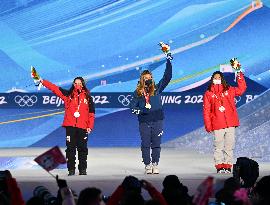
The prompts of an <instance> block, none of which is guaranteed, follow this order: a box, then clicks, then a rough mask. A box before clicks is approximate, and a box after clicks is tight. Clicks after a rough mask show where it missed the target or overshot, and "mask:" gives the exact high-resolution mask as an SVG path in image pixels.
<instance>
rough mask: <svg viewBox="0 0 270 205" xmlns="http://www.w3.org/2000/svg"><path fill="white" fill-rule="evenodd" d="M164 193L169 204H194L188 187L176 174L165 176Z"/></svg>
mask: <svg viewBox="0 0 270 205" xmlns="http://www.w3.org/2000/svg"><path fill="white" fill-rule="evenodd" d="M162 195H163V196H164V198H165V199H166V201H167V203H168V205H177V204H183V205H189V204H192V197H190V196H189V194H188V188H187V187H186V186H184V185H183V184H182V183H181V182H180V180H179V179H178V177H177V176H176V175H168V176H166V177H165V179H164V181H163V190H162Z"/></svg>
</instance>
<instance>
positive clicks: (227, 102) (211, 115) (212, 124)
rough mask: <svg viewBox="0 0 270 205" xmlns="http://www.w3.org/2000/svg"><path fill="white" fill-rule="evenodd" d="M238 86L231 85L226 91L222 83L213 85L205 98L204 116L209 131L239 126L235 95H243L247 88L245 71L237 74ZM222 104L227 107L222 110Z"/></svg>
mask: <svg viewBox="0 0 270 205" xmlns="http://www.w3.org/2000/svg"><path fill="white" fill-rule="evenodd" d="M237 84H238V86H237V87H231V86H230V87H229V89H228V90H227V91H224V89H223V86H222V85H212V86H211V91H209V90H207V91H206V93H205V94H204V98H203V117H204V125H205V129H206V131H207V132H212V131H214V130H219V129H224V128H228V127H237V126H239V118H238V114H237V111H236V106H235V100H234V98H235V96H240V95H242V94H243V93H244V92H245V91H246V88H247V85H246V81H245V77H244V75H243V73H240V74H239V75H238V76H237ZM221 106H223V107H224V108H225V110H224V111H221V110H222V109H221Z"/></svg>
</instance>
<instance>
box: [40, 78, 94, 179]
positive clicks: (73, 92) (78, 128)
mask: <svg viewBox="0 0 270 205" xmlns="http://www.w3.org/2000/svg"><path fill="white" fill-rule="evenodd" d="M41 83H42V84H43V86H45V87H46V88H48V89H50V90H51V91H52V92H53V93H55V94H56V95H57V96H59V97H60V98H61V99H62V100H63V101H64V104H65V117H64V122H63V125H62V126H63V127H65V128H66V146H67V149H66V158H67V167H68V171H69V175H74V174H75V165H76V163H75V160H76V157H75V156H76V148H77V150H78V159H79V166H78V168H79V174H80V175H86V174H87V173H86V168H87V154H88V148H87V138H88V134H89V133H90V132H91V131H92V129H93V127H94V119H95V108H94V103H93V100H92V98H91V96H90V92H89V90H88V89H87V88H86V85H85V81H84V79H83V78H82V77H77V78H75V79H74V80H73V84H72V87H71V88H70V90H64V89H62V88H60V87H58V86H56V85H54V84H52V83H51V82H49V81H47V80H41Z"/></svg>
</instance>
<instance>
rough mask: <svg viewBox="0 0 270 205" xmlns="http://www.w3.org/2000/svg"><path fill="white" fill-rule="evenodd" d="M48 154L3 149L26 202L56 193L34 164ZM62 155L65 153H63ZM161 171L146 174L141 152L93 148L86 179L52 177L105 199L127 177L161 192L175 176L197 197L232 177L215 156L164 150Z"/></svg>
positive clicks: (267, 166)
mask: <svg viewBox="0 0 270 205" xmlns="http://www.w3.org/2000/svg"><path fill="white" fill-rule="evenodd" d="M46 150H48V148H16V149H0V165H1V170H3V169H10V170H11V173H12V175H13V176H14V177H15V178H16V179H17V181H18V183H19V185H20V187H21V189H22V191H23V195H24V197H25V199H28V198H29V197H31V196H32V191H33V189H34V188H35V187H36V186H39V185H43V186H45V187H47V188H48V189H49V190H50V191H51V192H52V193H56V191H57V185H56V182H55V179H54V178H53V177H52V176H50V175H49V174H48V173H47V172H46V171H44V170H43V169H42V168H40V167H39V166H38V165H36V164H35V162H33V159H34V158H35V157H36V156H38V155H39V154H41V153H43V152H45V151H46ZM62 151H63V153H64V149H62ZM255 160H256V159H255ZM259 165H260V177H262V176H264V175H269V174H270V163H267V162H262V163H259ZM159 169H160V174H158V175H145V174H144V165H143V163H142V159H141V151H140V148H90V149H89V154H88V168H87V174H88V175H87V176H79V175H78V171H77V172H76V175H75V176H67V169H66V168H63V167H62V168H60V169H56V170H53V171H52V172H51V173H52V174H53V175H57V174H58V175H59V176H60V178H64V179H67V181H68V185H69V186H70V187H71V188H72V189H74V190H75V191H76V192H77V193H79V191H80V190H82V189H83V188H85V187H92V186H96V187H98V188H100V189H101V190H102V191H103V193H104V194H105V195H110V194H111V193H112V191H113V190H114V189H115V188H116V187H117V186H118V185H119V184H120V183H121V182H122V180H123V179H124V177H125V176H127V175H134V176H136V177H137V178H139V179H146V180H149V181H150V182H152V183H153V184H154V185H155V186H156V187H157V188H158V189H159V190H160V191H161V190H162V181H163V179H164V177H165V176H166V175H170V174H175V175H177V176H178V177H179V179H180V180H181V182H182V183H183V184H184V185H186V186H187V187H188V188H189V193H190V194H194V193H195V191H196V187H197V186H198V185H199V184H200V183H201V182H202V180H203V179H205V178H206V177H207V176H213V177H215V182H216V188H217V189H218V188H219V187H220V186H222V183H223V181H224V180H225V179H226V178H228V177H231V176H232V175H231V174H222V175H220V174H216V173H215V168H214V166H213V155H212V154H209V155H205V154H199V153H196V152H194V151H190V150H175V149H173V148H163V149H162V151H161V159H160V164H159ZM144 194H146V193H144ZM146 195H147V194H146Z"/></svg>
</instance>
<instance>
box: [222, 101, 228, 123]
mask: <svg viewBox="0 0 270 205" xmlns="http://www.w3.org/2000/svg"><path fill="white" fill-rule="evenodd" d="M220 104H221V106H223V102H221V101H220ZM223 112H224V118H225V123H226V126H227V128H228V127H229V126H228V122H227V118H226V114H225V112H226V109H225V110H224V111H223Z"/></svg>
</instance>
